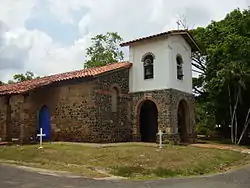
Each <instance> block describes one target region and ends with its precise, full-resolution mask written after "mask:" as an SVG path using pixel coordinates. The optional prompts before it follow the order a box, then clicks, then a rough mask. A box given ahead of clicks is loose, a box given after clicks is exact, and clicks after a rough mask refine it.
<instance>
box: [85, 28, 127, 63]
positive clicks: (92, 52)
mask: <svg viewBox="0 0 250 188" xmlns="http://www.w3.org/2000/svg"><path fill="white" fill-rule="evenodd" d="M91 40H92V45H91V46H90V47H89V48H87V49H86V58H87V61H86V62H85V64H84V68H90V67H99V66H104V65H107V64H109V63H115V62H118V61H121V60H123V58H124V54H123V52H122V51H121V50H120V48H119V43H121V42H122V41H123V39H122V38H121V37H120V36H119V35H118V33H116V32H107V33H106V34H99V35H97V36H95V37H93V38H92V39H91Z"/></svg>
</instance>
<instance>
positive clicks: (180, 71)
mask: <svg viewBox="0 0 250 188" xmlns="http://www.w3.org/2000/svg"><path fill="white" fill-rule="evenodd" d="M176 63H177V79H178V80H183V77H184V74H183V60H182V57H181V56H180V55H177V56H176Z"/></svg>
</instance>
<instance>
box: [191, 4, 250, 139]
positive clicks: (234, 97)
mask: <svg viewBox="0 0 250 188" xmlns="http://www.w3.org/2000/svg"><path fill="white" fill-rule="evenodd" d="M192 33H193V35H194V37H195V39H196V40H197V42H198V44H199V45H200V47H201V49H202V52H201V53H196V54H194V55H193V65H194V67H195V68H197V69H198V70H199V71H200V73H201V74H200V76H199V77H198V78H194V82H193V84H194V92H195V93H196V94H197V95H198V97H197V102H198V103H199V105H198V106H199V108H202V109H203V110H201V113H203V114H204V115H201V116H200V118H199V119H197V120H198V122H204V121H206V118H208V117H210V122H214V125H213V126H215V125H216V124H217V125H221V126H222V130H223V131H222V132H223V134H224V136H228V134H229V133H230V128H229V127H233V126H235V125H237V126H235V127H234V128H233V135H234V136H233V137H234V138H235V139H236V140H237V138H238V136H239V135H238V134H239V133H240V131H241V130H242V129H243V126H244V122H245V117H246V114H247V112H248V108H249V105H250V100H248V98H247V96H248V95H250V92H249V90H248V89H249V88H250V77H249V76H250V9H246V10H243V11H241V10H240V9H235V10H233V11H232V12H230V13H229V14H227V15H226V17H225V18H224V19H223V20H221V21H218V22H215V21H212V23H211V24H209V25H208V26H207V27H205V28H201V27H199V28H197V29H195V30H192ZM211 118H212V119H213V120H211ZM231 130H232V129H231ZM231 134H232V132H231ZM235 139H234V141H235Z"/></svg>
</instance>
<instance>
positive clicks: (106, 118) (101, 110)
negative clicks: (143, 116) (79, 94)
mask: <svg viewBox="0 0 250 188" xmlns="http://www.w3.org/2000/svg"><path fill="white" fill-rule="evenodd" d="M97 83H98V85H97V88H96V90H95V101H96V107H97V108H96V123H97V124H96V126H95V130H94V132H96V133H97V134H96V141H98V142H124V141H131V140H132V132H131V131H132V124H131V120H130V114H131V109H130V107H131V106H130V102H131V98H130V95H129V70H128V69H126V70H121V71H117V72H113V73H112V74H107V75H105V76H101V77H99V78H98V80H97ZM113 87H115V88H117V90H118V102H117V111H116V112H112V110H111V108H112V100H111V95H112V93H111V90H112V88H113Z"/></svg>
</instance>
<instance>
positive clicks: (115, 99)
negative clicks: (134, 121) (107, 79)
mask: <svg viewBox="0 0 250 188" xmlns="http://www.w3.org/2000/svg"><path fill="white" fill-rule="evenodd" d="M117 106H118V89H117V88H116V87H113V88H112V90H111V111H112V112H117Z"/></svg>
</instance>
